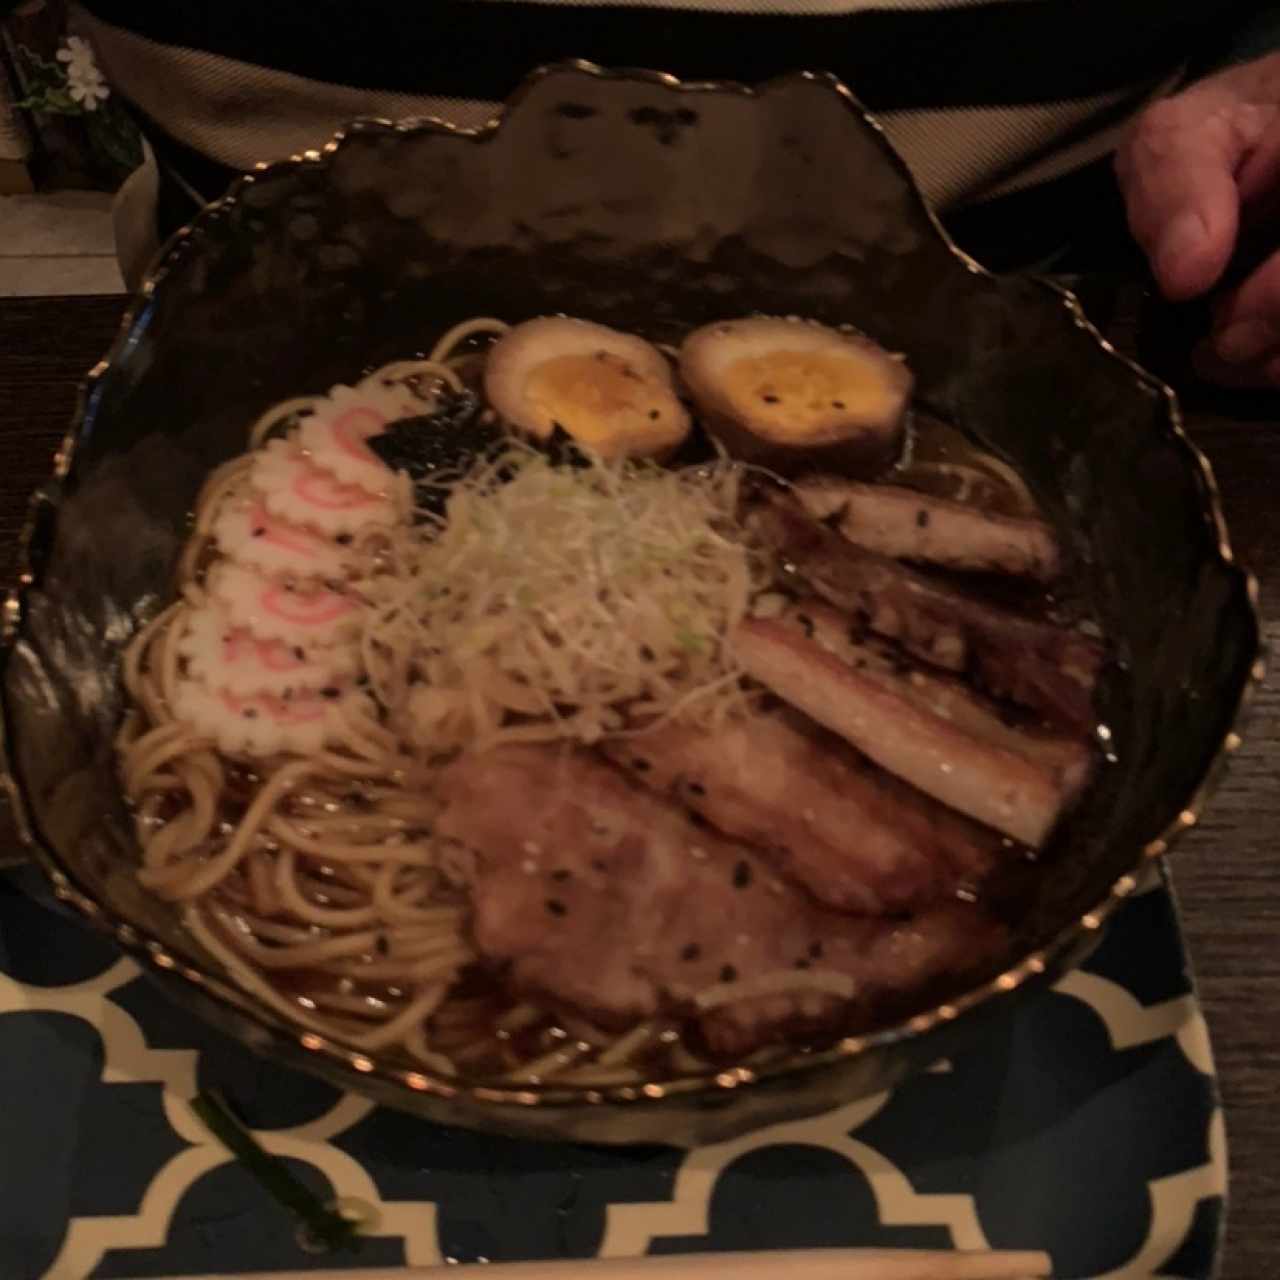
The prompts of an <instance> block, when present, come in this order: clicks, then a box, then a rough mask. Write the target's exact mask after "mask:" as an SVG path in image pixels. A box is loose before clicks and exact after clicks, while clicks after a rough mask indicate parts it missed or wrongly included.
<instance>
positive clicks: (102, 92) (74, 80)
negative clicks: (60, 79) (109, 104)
mask: <svg viewBox="0 0 1280 1280" xmlns="http://www.w3.org/2000/svg"><path fill="white" fill-rule="evenodd" d="M67 92H68V93H69V94H70V95H71V100H72V101H73V102H78V103H79V104H80V105H81V106H82V107H83V108H84V109H85V110H86V111H97V109H98V104H99V103H100V102H106V100H107V99H108V98H109V97H110V96H111V90H110V89H108V88H107V84H106V81H105V80H103V78H102V73H101V72H99V71H98V69H97V68H96V67H94V68H91V69H90V68H83V69H81V68H77V67H76V66H75V65H74V64H73V65H72V66H70V67H68V68H67Z"/></svg>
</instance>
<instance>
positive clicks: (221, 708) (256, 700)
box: [173, 680, 365, 756]
mask: <svg viewBox="0 0 1280 1280" xmlns="http://www.w3.org/2000/svg"><path fill="white" fill-rule="evenodd" d="M364 696H365V695H364V694H362V693H360V692H359V691H358V690H355V689H352V688H350V687H349V686H343V685H337V684H335V685H328V686H325V687H324V688H323V689H305V690H302V691H300V692H298V693H297V694H295V695H294V696H293V697H292V698H288V699H286V698H282V697H275V696H273V695H270V694H259V695H257V696H254V697H239V696H237V695H236V694H234V693H230V692H229V691H227V690H225V689H221V690H215V689H210V688H209V686H208V685H206V684H203V683H202V682H201V681H199V680H184V681H182V683H181V684H179V686H178V689H177V691H176V693H175V695H174V705H173V712H174V715H175V716H177V717H178V719H179V720H183V721H185V722H186V723H187V724H188V725H190V726H191V728H192V729H193V730H194V731H195V732H196V733H198V734H199V735H200V736H201V737H204V738H212V739H213V741H214V742H216V743H217V745H218V747H219V749H220V750H222V751H225V752H227V753H228V754H229V755H241V754H247V755H254V756H274V755H279V754H281V753H282V752H289V753H292V754H295V755H311V754H314V753H315V752H317V751H321V750H323V749H324V748H325V747H326V746H333V745H338V744H339V743H341V742H342V740H343V732H342V724H343V712H344V710H345V709H346V707H347V705H348V703H349V702H350V701H351V700H353V699H354V700H363V699H364Z"/></svg>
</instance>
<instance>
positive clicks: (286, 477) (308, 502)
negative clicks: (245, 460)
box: [249, 440, 396, 538]
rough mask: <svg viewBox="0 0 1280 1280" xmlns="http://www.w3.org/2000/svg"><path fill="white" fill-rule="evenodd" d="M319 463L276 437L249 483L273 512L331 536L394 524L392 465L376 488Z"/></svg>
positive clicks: (259, 459)
mask: <svg viewBox="0 0 1280 1280" xmlns="http://www.w3.org/2000/svg"><path fill="white" fill-rule="evenodd" d="M317 462H318V459H316V460H313V458H312V457H311V456H310V455H309V454H307V453H305V452H304V451H303V450H301V449H300V448H298V446H297V445H296V444H293V443H292V442H288V441H284V440H273V441H272V442H271V443H270V444H269V445H267V447H266V448H265V449H262V450H260V451H259V453H258V455H257V457H255V458H254V460H253V470H252V472H251V473H250V477H249V483H250V484H251V485H252V486H253V488H254V489H255V490H256V491H257V492H258V493H260V494H261V495H262V501H263V503H264V504H265V506H266V509H267V511H268V512H269V513H270V514H271V515H273V516H276V517H278V518H279V519H281V520H287V521H288V522H289V523H290V524H294V525H300V526H304V527H305V528H308V529H314V530H316V531H317V532H318V533H321V534H324V535H325V536H327V537H329V538H338V537H344V536H346V537H350V536H351V535H352V534H354V533H356V532H358V531H359V530H360V529H362V528H364V527H366V526H367V525H371V524H373V525H382V526H384V527H385V526H387V525H390V524H394V523H395V521H396V510H395V506H394V505H393V503H392V501H391V498H390V496H389V493H388V489H387V486H388V484H389V482H390V479H391V472H390V471H389V470H388V469H387V468H385V467H383V488H382V489H381V490H380V491H378V492H374V491H372V490H370V489H366V488H364V487H363V486H362V485H360V484H348V483H346V482H345V481H343V480H340V479H338V477H337V475H336V474H335V473H334V472H332V471H329V470H327V469H325V468H324V467H321V466H319V465H317ZM379 465H381V464H379Z"/></svg>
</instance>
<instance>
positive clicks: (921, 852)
mask: <svg viewBox="0 0 1280 1280" xmlns="http://www.w3.org/2000/svg"><path fill="white" fill-rule="evenodd" d="M605 753H606V754H607V755H608V756H609V757H610V758H611V759H613V760H614V761H615V762H616V763H618V764H620V765H622V766H623V767H625V768H627V769H629V770H630V771H631V773H632V774H633V776H634V777H635V778H636V779H637V780H638V781H639V782H642V783H644V784H645V785H646V786H648V787H651V788H653V789H654V790H655V791H658V792H660V793H662V794H666V795H670V796H671V797H673V798H674V799H676V800H679V801H680V802H681V803H682V804H684V805H685V806H686V807H688V808H689V809H692V810H693V811H694V812H695V813H697V814H699V815H700V816H701V817H703V818H705V819H706V820H707V821H708V822H710V823H711V824H712V825H713V826H715V827H716V828H717V829H718V830H720V831H722V832H724V833H725V834H726V835H728V836H733V837H736V838H737V839H740V840H745V841H747V842H749V843H751V844H754V845H757V846H759V847H760V848H762V849H765V850H767V851H768V852H769V853H770V854H772V855H773V857H772V858H771V860H772V861H777V862H778V864H779V865H780V866H781V867H782V868H783V869H784V870H785V871H786V872H787V874H788V875H790V876H791V877H792V878H793V879H795V880H798V881H799V882H800V883H801V884H802V885H804V887H805V888H806V889H808V890H809V892H810V893H811V894H813V896H814V897H815V898H817V899H818V900H819V901H820V902H825V903H826V904H827V905H829V906H832V907H835V908H837V909H840V910H845V911H859V912H866V913H869V914H873V915H874V914H885V913H888V912H893V911H900V910H902V909H904V908H910V907H917V906H920V905H922V904H924V903H927V902H930V901H937V900H938V899H940V898H942V897H944V896H946V895H947V894H948V893H951V892H953V891H954V890H955V888H956V887H957V886H958V884H959V883H960V882H962V881H967V882H970V883H972V882H974V881H976V880H979V879H980V878H981V877H982V876H983V875H984V874H985V873H986V872H987V871H988V870H989V869H990V867H991V866H992V865H993V864H994V863H995V861H996V860H997V858H999V856H1000V854H1001V852H1002V850H1001V847H1000V846H1001V842H1000V840H999V838H998V837H997V836H995V835H993V834H992V833H991V832H989V831H984V830H983V829H982V828H980V827H978V826H976V824H973V823H970V822H968V821H967V820H966V819H964V818H961V817H960V816H959V815H958V814H955V813H952V812H951V811H950V810H948V809H946V808H944V807H943V806H942V805H940V804H938V803H936V802H935V801H933V800H931V799H930V798H929V797H928V796H925V795H923V794H921V793H920V792H918V791H915V790H913V789H912V788H911V787H908V786H905V785H904V784H903V783H902V782H900V781H898V779H897V778H895V777H893V776H891V775H889V774H886V773H884V772H882V771H881V770H880V769H877V768H876V767H875V766H874V765H872V764H871V763H870V762H869V761H868V760H867V759H866V758H865V757H864V756H861V755H859V754H858V753H857V752H854V751H850V750H849V748H848V747H847V746H846V745H845V744H844V743H843V742H842V741H840V739H839V738H837V737H836V736H835V735H834V734H827V733H824V732H822V730H820V729H818V728H817V727H816V726H815V725H812V724H808V725H806V723H805V722H804V721H803V719H802V718H801V717H799V716H795V715H789V714H787V713H777V714H775V713H770V714H766V715H759V716H752V717H749V718H746V719H742V720H738V721H734V722H732V723H730V724H727V725H725V726H724V727H723V728H721V729H719V730H717V731H714V732H708V731H707V730H705V729H702V728H699V727H697V726H692V725H684V724H670V725H664V726H662V727H661V728H658V729H655V730H653V731H652V732H649V733H644V734H640V735H639V736H637V737H635V738H631V739H626V740H620V741H619V740H615V741H614V742H612V743H609V744H607V745H606V747H605Z"/></svg>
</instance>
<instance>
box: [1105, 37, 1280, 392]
mask: <svg viewBox="0 0 1280 1280" xmlns="http://www.w3.org/2000/svg"><path fill="white" fill-rule="evenodd" d="M1116 173H1117V175H1118V177H1119V180H1120V189H1121V191H1122V192H1123V194H1124V199H1125V206H1126V209H1127V212H1128V217H1129V226H1130V229H1131V230H1132V232H1133V234H1134V237H1135V238H1136V239H1137V241H1138V243H1139V244H1140V245H1141V246H1142V248H1143V250H1144V251H1145V252H1146V255H1147V257H1148V259H1149V260H1150V263H1151V269H1152V271H1153V272H1154V274H1155V277H1156V281H1157V282H1158V284H1159V286H1160V288H1161V290H1162V292H1163V293H1164V295H1165V297H1166V298H1168V299H1170V300H1171V301H1185V300H1187V299H1190V298H1197V297H1200V296H1201V295H1203V294H1207V293H1208V292H1209V291H1210V290H1212V289H1213V288H1214V286H1215V285H1217V284H1218V283H1219V282H1220V280H1221V279H1222V274H1223V271H1224V270H1225V269H1226V267H1227V264H1228V263H1229V261H1230V260H1231V256H1232V253H1233V252H1234V250H1235V248H1236V246H1237V243H1238V241H1239V238H1240V235H1241V233H1242V231H1244V230H1246V229H1249V228H1254V229H1259V230H1262V231H1265V232H1267V233H1268V234H1270V233H1271V229H1272V228H1273V229H1274V234H1273V235H1271V239H1272V240H1273V241H1274V244H1275V245H1277V246H1280V54H1271V55H1269V56H1267V57H1265V58H1259V59H1258V60H1257V61H1256V62H1249V63H1245V64H1243V65H1241V66H1238V67H1232V68H1231V69H1230V70H1228V71H1223V72H1219V73H1218V74H1217V75H1214V76H1209V77H1206V78H1205V79H1204V80H1202V81H1200V82H1199V83H1197V84H1195V85H1192V86H1191V87H1190V88H1189V89H1186V90H1184V91H1183V92H1182V93H1179V94H1177V95H1175V96H1174V97H1171V98H1167V99H1165V100H1164V101H1162V102H1158V103H1156V104H1155V105H1154V106H1152V107H1149V108H1148V109H1147V110H1146V111H1145V112H1144V113H1143V114H1142V115H1141V116H1140V117H1139V118H1138V120H1137V122H1136V124H1135V126H1134V128H1133V130H1132V131H1131V132H1130V134H1129V135H1128V137H1127V138H1126V140H1125V142H1124V143H1123V145H1122V146H1121V147H1120V149H1119V151H1118V153H1117V155H1116ZM1213 315H1214V323H1213V331H1212V333H1211V334H1210V335H1209V338H1208V340H1207V341H1206V343H1205V344H1204V346H1203V347H1202V349H1201V351H1200V352H1199V353H1198V365H1199V368H1200V372H1201V373H1202V374H1204V375H1205V376H1207V377H1211V378H1213V379H1215V380H1216V381H1220V382H1227V383H1231V384H1234V385H1238V386H1259V385H1272V386H1280V251H1278V252H1273V253H1272V254H1271V256H1270V257H1268V258H1266V259H1265V260H1264V261H1263V262H1262V264H1261V265H1260V266H1259V267H1257V268H1256V269H1255V270H1254V272H1253V273H1252V274H1251V275H1250V276H1248V277H1247V279H1245V280H1244V282H1243V283H1241V284H1239V285H1237V286H1235V287H1234V288H1231V289H1229V290H1224V291H1222V293H1221V296H1219V297H1218V298H1217V299H1216V300H1215V304H1214V309H1213Z"/></svg>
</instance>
